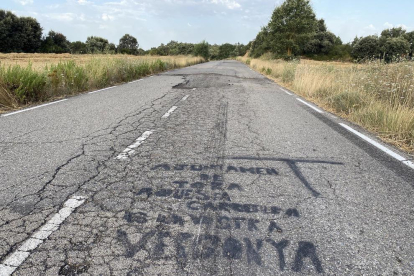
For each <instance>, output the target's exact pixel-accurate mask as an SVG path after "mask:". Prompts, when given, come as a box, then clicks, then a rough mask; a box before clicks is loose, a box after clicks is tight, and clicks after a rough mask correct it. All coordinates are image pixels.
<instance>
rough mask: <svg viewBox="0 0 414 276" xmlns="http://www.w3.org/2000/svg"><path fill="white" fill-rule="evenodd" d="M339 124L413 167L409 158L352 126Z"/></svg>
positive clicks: (413, 164)
mask: <svg viewBox="0 0 414 276" xmlns="http://www.w3.org/2000/svg"><path fill="white" fill-rule="evenodd" d="M340 125H341V126H342V127H343V128H345V129H347V130H348V131H350V132H352V133H353V134H355V135H356V136H358V137H359V138H361V139H363V140H365V141H367V142H368V143H370V144H371V145H373V146H375V147H377V148H378V149H380V150H382V151H383V152H385V153H386V154H388V155H390V156H392V157H393V158H395V159H397V160H398V161H400V162H402V163H404V164H405V165H407V166H408V167H410V168H412V169H414V163H413V162H411V161H409V160H407V158H404V157H402V156H401V155H399V154H397V153H395V152H393V151H392V150H390V149H389V148H387V147H384V146H383V145H381V144H380V143H378V142H376V141H374V140H372V139H371V138H369V137H368V136H366V135H364V134H362V133H360V132H358V131H356V130H355V129H353V128H351V127H349V126H347V125H345V124H342V123H340Z"/></svg>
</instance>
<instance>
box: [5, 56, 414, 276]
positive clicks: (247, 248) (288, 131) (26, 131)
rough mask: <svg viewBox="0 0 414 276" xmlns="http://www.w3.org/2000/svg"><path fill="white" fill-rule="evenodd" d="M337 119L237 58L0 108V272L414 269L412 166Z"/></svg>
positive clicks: (321, 272)
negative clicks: (16, 108) (5, 112)
mask: <svg viewBox="0 0 414 276" xmlns="http://www.w3.org/2000/svg"><path fill="white" fill-rule="evenodd" d="M187 95H188V97H187ZM173 106H176V107H177V108H176V109H175V110H173V112H171V115H169V116H168V117H165V116H164V117H163V115H164V114H165V113H166V112H167V111H169V110H170V109H171V107H173ZM340 122H343V121H342V120H341V119H339V118H336V117H334V116H330V115H329V114H328V113H324V114H319V113H317V112H315V111H314V110H312V109H311V108H309V107H307V106H306V105H303V104H302V103H300V102H299V101H297V100H296V98H295V97H294V96H289V95H287V94H286V93H284V92H283V91H282V90H280V88H279V86H277V85H276V84H275V83H273V82H271V81H270V80H268V79H267V78H265V77H263V76H262V75H260V74H258V73H256V72H253V71H251V70H250V69H249V68H248V67H247V66H245V65H243V64H242V63H239V62H236V61H217V62H209V63H205V64H200V65H196V66H192V67H187V68H184V69H180V70H174V71H170V72H166V73H163V74H159V75H157V76H154V77H152V78H145V79H143V80H142V81H140V82H135V83H130V84H124V85H120V86H118V87H115V88H112V89H109V90H105V91H100V92H98V93H95V94H84V95H79V96H76V97H72V98H69V99H68V100H67V101H65V102H61V103H57V104H54V105H49V106H47V107H42V108H38V109H35V110H30V111H27V112H22V113H19V114H16V115H12V116H8V117H2V118H0V129H1V133H0V153H1V158H0V171H1V174H0V190H1V192H0V263H1V265H0V274H1V273H3V272H4V271H6V270H1V269H4V268H7V269H9V271H11V270H10V269H12V271H13V275H413V274H414V201H413V200H412V199H413V186H414V173H413V170H411V169H410V168H408V167H407V166H404V165H403V164H402V163H400V162H398V161H396V160H394V159H392V158H390V157H388V156H387V155H385V154H384V153H382V152H381V151H379V150H378V149H376V148H374V147H372V146H370V145H369V144H367V143H366V142H364V141H362V140H360V139H359V138H357V137H356V136H354V135H353V134H351V133H349V132H347V131H346V130H344V129H343V128H341V127H340V126H339V125H338V123H340ZM148 131H151V135H147V136H148V137H147V136H145V137H144V138H142V135H143V133H146V132H147V133H148ZM361 131H363V130H361ZM139 137H141V138H139ZM137 138H138V140H137ZM137 141H138V142H137ZM134 143H135V144H134ZM131 145H133V146H131ZM128 147H129V149H133V150H134V151H129V152H128V155H126V157H127V158H124V159H122V160H120V159H118V158H116V157H117V156H118V155H119V154H120V153H122V152H123V151H124V150H125V149H127V148H128ZM77 197H79V198H85V200H84V201H82V202H79V203H77V205H76V207H70V206H69V207H68V205H67V204H68V202H72V203H73V202H74V198H77ZM78 206H79V207H78ZM65 208H66V209H65ZM62 209H64V210H66V211H68V212H67V215H66V216H65V217H64V218H62V219H60V220H59V225H57V224H56V225H57V226H56V227H54V228H53V231H50V235H49V236H47V238H43V239H41V240H39V239H34V241H37V242H38V243H39V245H38V246H37V247H36V248H35V247H32V248H30V249H25V250H23V249H22V248H23V246H22V244H24V242H25V241H27V240H28V239H33V237H37V236H36V233H39V231H40V232H41V231H42V228H41V227H42V226H44V225H50V224H48V223H50V221H54V216H55V214H56V213H58V212H59V214H62V213H63V212H62ZM52 225H54V224H52ZM39 229H40V230H39ZM43 229H44V228H43ZM25 248H27V247H25ZM22 250H23V251H24V253H25V258H24V259H21V261H20V262H19V263H18V264H13V263H12V261H10V260H16V258H17V257H16V258H15V256H16V252H23V251H22ZM2 271H3V272H2ZM4 273H5V272H4ZM9 274H10V273H9ZM9 274H4V275H9ZM1 275H3V274H1Z"/></svg>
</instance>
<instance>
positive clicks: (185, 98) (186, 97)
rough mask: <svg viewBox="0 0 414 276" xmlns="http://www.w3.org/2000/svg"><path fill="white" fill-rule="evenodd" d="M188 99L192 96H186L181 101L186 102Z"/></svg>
mask: <svg viewBox="0 0 414 276" xmlns="http://www.w3.org/2000/svg"><path fill="white" fill-rule="evenodd" d="M188 97H190V95H185V96H184V97H183V98H182V99H181V101H182V102H184V101H185V100H187V99H188Z"/></svg>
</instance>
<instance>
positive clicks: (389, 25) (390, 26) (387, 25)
mask: <svg viewBox="0 0 414 276" xmlns="http://www.w3.org/2000/svg"><path fill="white" fill-rule="evenodd" d="M384 27H385V28H387V29H391V28H393V27H394V25H392V24H391V23H389V22H385V23H384Z"/></svg>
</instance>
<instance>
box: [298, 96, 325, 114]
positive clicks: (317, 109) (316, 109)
mask: <svg viewBox="0 0 414 276" xmlns="http://www.w3.org/2000/svg"><path fill="white" fill-rule="evenodd" d="M296 100H298V101H300V102H301V103H303V104H306V105H307V106H309V107H310V108H312V109H313V110H315V111H316V112H319V113H323V111H322V110H320V109H319V108H316V107H314V106H313V105H311V104H308V103H307V102H305V101H304V100H301V99H299V98H296Z"/></svg>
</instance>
